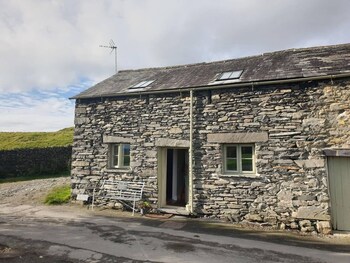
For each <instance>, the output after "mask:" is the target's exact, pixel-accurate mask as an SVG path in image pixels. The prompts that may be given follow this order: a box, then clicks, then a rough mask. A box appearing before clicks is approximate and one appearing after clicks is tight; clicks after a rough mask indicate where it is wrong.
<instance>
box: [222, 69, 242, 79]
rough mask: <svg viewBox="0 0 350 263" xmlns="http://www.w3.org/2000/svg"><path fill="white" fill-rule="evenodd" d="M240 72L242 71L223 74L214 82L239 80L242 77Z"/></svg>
mask: <svg viewBox="0 0 350 263" xmlns="http://www.w3.org/2000/svg"><path fill="white" fill-rule="evenodd" d="M242 72H243V70H237V71H227V72H223V73H221V74H220V75H219V77H218V78H217V79H216V80H228V79H239V78H240V76H241V75H242Z"/></svg>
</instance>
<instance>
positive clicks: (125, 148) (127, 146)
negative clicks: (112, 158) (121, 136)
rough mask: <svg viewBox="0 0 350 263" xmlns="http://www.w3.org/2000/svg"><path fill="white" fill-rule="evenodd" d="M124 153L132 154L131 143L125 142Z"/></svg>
mask: <svg viewBox="0 0 350 263" xmlns="http://www.w3.org/2000/svg"><path fill="white" fill-rule="evenodd" d="M123 154H124V156H125V155H130V144H123Z"/></svg>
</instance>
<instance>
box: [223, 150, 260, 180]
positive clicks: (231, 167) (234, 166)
mask: <svg viewBox="0 0 350 263" xmlns="http://www.w3.org/2000/svg"><path fill="white" fill-rule="evenodd" d="M223 155H224V156H223V162H224V164H223V168H224V169H223V170H224V173H226V174H256V167H255V147H254V144H225V145H223Z"/></svg>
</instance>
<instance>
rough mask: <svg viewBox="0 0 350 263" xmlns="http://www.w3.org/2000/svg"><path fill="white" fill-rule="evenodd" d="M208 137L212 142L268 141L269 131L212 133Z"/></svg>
mask: <svg viewBox="0 0 350 263" xmlns="http://www.w3.org/2000/svg"><path fill="white" fill-rule="evenodd" d="M207 139H208V142H211V143H255V142H266V141H268V139H269V136H268V133H267V132H249V133H211V134H208V137H207Z"/></svg>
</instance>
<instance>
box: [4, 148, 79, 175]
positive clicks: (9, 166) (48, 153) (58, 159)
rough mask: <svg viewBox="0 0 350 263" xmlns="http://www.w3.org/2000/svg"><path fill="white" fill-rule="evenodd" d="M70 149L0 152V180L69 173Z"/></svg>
mask: <svg viewBox="0 0 350 263" xmlns="http://www.w3.org/2000/svg"><path fill="white" fill-rule="evenodd" d="M71 154H72V147H71V146H69V147H52V148H42V149H19V150H10V151H0V178H10V177H19V176H27V175H33V174H55V173H60V172H65V171H69V169H70V161H71Z"/></svg>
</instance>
